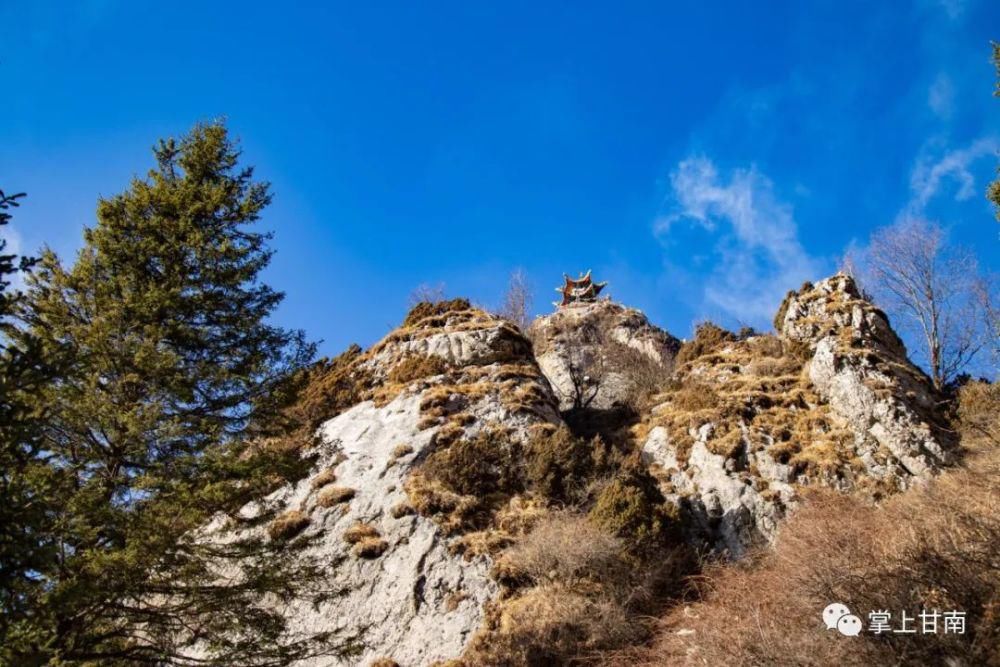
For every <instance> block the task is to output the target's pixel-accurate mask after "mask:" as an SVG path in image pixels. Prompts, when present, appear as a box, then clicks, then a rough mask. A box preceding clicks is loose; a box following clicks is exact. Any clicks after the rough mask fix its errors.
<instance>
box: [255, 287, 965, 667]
mask: <svg viewBox="0 0 1000 667" xmlns="http://www.w3.org/2000/svg"><path fill="white" fill-rule="evenodd" d="M776 326H777V329H778V332H777V334H767V335H759V334H753V333H750V334H746V333H744V334H741V335H736V334H732V333H729V332H726V331H723V330H722V329H719V328H717V327H714V326H712V325H703V326H702V327H701V328H699V330H698V333H697V336H696V337H695V339H694V340H692V341H690V342H687V343H685V344H684V345H683V346H681V344H680V342H679V341H678V340H677V339H675V338H674V337H673V336H671V335H669V334H668V333H666V332H664V331H662V330H660V329H657V328H656V327H654V326H653V325H651V324H650V323H649V321H648V320H647V319H646V317H645V316H644V315H642V313H640V312H639V311H636V310H633V309H629V308H626V307H624V306H621V305H618V304H615V303H613V302H610V301H598V302H595V303H589V304H578V305H573V306H570V307H565V308H562V309H559V310H558V311H557V312H555V313H553V314H552V315H548V316H545V317H542V318H538V319H537V320H536V321H535V322H534V323H533V324H532V326H531V328H530V331H529V332H528V334H529V335H528V336H527V337H526V336H525V335H523V334H522V333H521V332H520V331H519V330H517V328H516V327H514V326H512V325H510V324H508V323H507V322H505V321H503V320H501V319H498V318H496V317H494V316H492V315H489V314H488V313H486V312H484V311H482V310H479V309H476V308H473V307H471V306H470V305H469V304H468V302H465V301H462V300H456V301H452V302H445V303H441V304H421V305H420V306H418V307H417V308H416V309H414V311H412V312H411V313H410V314H409V315H408V316H407V319H406V320H405V322H404V323H403V325H402V326H401V327H399V328H398V329H396V330H395V331H393V332H391V333H390V334H389V335H388V336H386V338H385V339H383V340H382V341H380V342H379V343H378V344H376V345H375V346H373V347H372V348H371V349H370V350H368V351H365V352H362V351H360V350H356V349H355V350H353V351H352V352H351V353H350V354H348V355H346V356H345V357H343V358H341V359H339V360H337V361H336V362H335V363H329V364H325V365H321V366H318V367H317V369H316V370H315V371H314V376H313V377H312V378H311V380H310V387H309V388H308V389H307V391H306V393H305V397H306V399H305V400H306V401H307V402H308V403H309V405H308V409H306V410H305V413H307V414H310V415H312V417H313V418H316V417H317V415H323V413H324V412H325V413H327V415H324V416H322V417H320V418H318V419H316V423H317V424H318V428H317V429H316V437H315V439H314V440H310V441H308V442H307V443H305V444H306V446H305V447H304V448H303V450H302V451H303V455H307V456H312V457H314V458H315V461H316V463H315V467H314V469H313V471H312V473H311V474H310V475H309V476H308V477H307V478H304V479H302V480H300V481H299V482H297V483H296V484H294V485H289V486H286V487H284V488H282V489H279V490H278V491H276V492H275V493H274V494H273V496H272V498H271V500H274V501H277V502H279V503H280V504H282V506H283V507H284V513H283V514H282V515H281V516H279V518H278V519H277V520H276V521H275V522H274V523H273V524H272V525H271V526H270V527H269V529H268V530H269V533H270V539H280V540H285V541H286V542H287V548H289V549H301V550H305V551H306V552H307V553H308V554H310V555H312V556H314V557H316V558H319V559H322V560H324V561H325V562H327V563H331V564H332V566H333V567H332V571H333V573H334V574H333V577H334V582H333V588H334V589H335V590H336V591H337V593H336V595H334V596H332V597H330V598H329V599H328V600H326V601H324V602H322V603H321V604H320V605H319V606H311V605H310V606H306V605H295V604H290V605H289V606H287V607H286V608H285V611H286V616H287V618H288V619H289V621H290V624H291V626H292V628H293V629H295V630H297V631H300V632H302V633H314V632H317V631H328V632H333V633H336V634H337V635H338V636H339V637H342V638H346V639H347V640H349V645H350V647H351V650H350V651H349V652H347V653H345V654H343V655H341V656H327V657H323V658H316V659H315V660H313V661H311V662H309V663H303V664H315V665H340V664H344V665H347V664H351V665H355V664H359V665H366V664H372V663H374V662H375V661H377V660H382V662H381V663H379V664H382V665H391V664H398V665H403V666H407V667H408V666H410V665H430V664H434V663H435V662H437V661H447V660H455V661H456V662H455V663H452V664H469V665H473V664H542V663H540V662H538V660H542V661H547V662H545V664H550V663H551V664H557V663H559V662H560V661H561V660H562V659H563V658H564V657H565V655H566V654H567V652H573V651H577V652H580V651H582V652H587V651H596V650H603V649H608V648H611V649H613V648H615V647H619V646H621V645H622V642H628V641H635V640H636V637H635V636H634V635H630V634H628V633H625V634H622V633H614V632H604V631H599V630H597V629H594V624H595V623H596V621H595V619H598V618H601V619H607V618H616V619H619V621H618V626H620V627H630V626H633V625H636V623H633V622H631V621H628V619H629V618H631V616H630V615H635V614H641V613H645V612H644V611H643V610H644V609H645V607H643V606H642V605H643V604H645V602H642V600H640V599H639V598H641V597H642V596H638V597H637V595H636V593H635V591H637V590H639V589H640V588H639V587H643V588H642V590H643V591H646V593H647V594H646V598H648V597H649V596H650V595H653V593H651V592H650V591H655V590H657V589H656V588H655V587H651V585H650V584H648V580H650V576H647V575H648V574H649V573H650V572H652V571H653V570H654V569H655V568H654V565H655V566H659V565H661V564H662V563H661V562H662V561H663V560H664V556H663V555H662V554H665V553H666V551H664V549H666V548H667V547H666V546H665V545H668V544H674V545H676V544H677V543H678V541H680V542H684V543H688V544H695V543H698V544H707V545H710V546H711V547H714V548H715V549H717V550H719V551H720V552H728V553H729V554H730V555H734V556H738V555H740V554H742V553H744V552H745V551H746V549H747V548H748V547H750V546H751V545H753V544H755V543H758V542H760V541H763V540H767V539H769V538H770V537H772V536H773V535H774V533H775V531H776V529H777V527H778V526H779V523H780V520H781V518H782V517H783V516H784V515H785V514H786V512H787V511H788V510H789V508H791V507H793V506H794V505H795V503H796V499H797V497H798V495H799V494H800V492H801V489H802V488H803V487H805V486H808V485H815V484H820V485H825V486H830V487H834V488H837V489H841V490H844V491H851V490H856V491H862V492H865V493H868V494H871V495H872V496H874V497H876V498H877V497H881V496H883V495H886V494H889V493H893V492H895V491H897V490H900V489H903V488H906V487H907V486H909V485H911V484H913V483H914V482H915V481H917V480H920V479H924V478H926V477H928V476H929V475H932V474H933V473H934V471H935V470H937V469H938V467H940V466H941V465H943V464H945V463H947V462H948V460H949V457H950V451H951V449H952V443H951V442H950V440H949V438H948V436H947V431H946V430H945V429H944V428H942V421H941V416H940V415H939V413H938V405H937V397H936V396H935V394H934V392H933V390H932V389H931V386H930V383H929V382H928V380H927V378H926V377H925V376H924V375H923V373H921V372H920V371H919V370H918V369H917V368H916V367H914V366H913V365H912V364H911V363H910V362H909V361H908V360H907V358H906V353H905V349H904V348H903V346H902V344H901V343H900V341H899V339H898V338H897V337H896V335H895V334H894V333H893V332H892V329H891V327H890V326H889V323H888V321H887V319H886V318H885V316H884V315H883V314H882V313H881V312H879V311H878V310H877V309H876V308H874V307H873V306H872V305H871V304H870V303H868V302H867V301H865V300H864V299H863V298H862V297H861V295H860V294H859V292H858V290H857V288H856V286H855V285H854V284H853V282H852V281H851V279H850V278H848V277H846V276H843V275H837V276H834V277H833V278H830V279H828V280H825V281H822V282H820V283H818V284H816V285H808V284H807V285H804V286H803V287H802V289H800V290H799V291H798V292H792V293H790V294H789V296H788V297H787V298H786V300H785V302H784V303H783V304H782V307H781V309H780V312H779V314H778V317H777V318H776ZM529 338H530V342H529ZM623 406H624V407H625V408H627V409H623V410H620V411H619V412H617V413H616V414H617V417H616V420H615V421H613V423H612V424H611V427H609V429H608V430H606V431H602V430H601V429H600V428H598V429H597V431H596V434H595V432H594V431H593V430H591V431H589V432H587V433H580V432H579V429H577V424H578V423H580V422H579V421H578V420H577V421H574V420H573V419H568V420H567V419H565V418H566V417H569V416H571V415H576V416H579V414H580V412H581V411H583V412H586V413H590V412H597V413H605V412H607V411H609V410H612V411H613V410H615V409H616V408H622V407H623ZM567 421H568V423H569V426H567ZM602 423H603V422H602ZM574 429H577V430H576V432H574ZM248 511H250V512H252V511H253V510H252V507H251V508H248ZM591 547H592V548H591ZM658 554H659V555H658ZM637 582H639V583H637ZM646 598H643V599H644V600H645V599H646ZM637 600H638V601H637ZM546 619H547V620H546ZM609 624H610V622H608V623H606V624H605V625H609ZM602 627H603V626H602ZM526 628H527V629H526ZM499 647H503V648H502V649H501V648H499ZM567 647H569V648H567ZM463 654H464V655H465V658H464V660H465V662H464V663H463V662H462V660H463V659H462V658H461V656H463ZM393 661H394V662H393ZM532 661H534V662H532Z"/></svg>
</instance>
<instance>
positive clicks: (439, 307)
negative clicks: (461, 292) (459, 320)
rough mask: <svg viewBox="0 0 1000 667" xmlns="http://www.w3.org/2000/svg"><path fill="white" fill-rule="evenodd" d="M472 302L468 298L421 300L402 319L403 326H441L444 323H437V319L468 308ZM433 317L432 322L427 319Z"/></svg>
mask: <svg viewBox="0 0 1000 667" xmlns="http://www.w3.org/2000/svg"><path fill="white" fill-rule="evenodd" d="M470 308H472V304H470V303H469V300H468V299H451V300H450V301H436V302H430V301H421V302H420V303H418V304H417V305H415V306H414V307H413V308H412V309H411V310H410V312H409V313H407V314H406V317H405V318H404V319H403V326H404V327H413V326H417V325H422V326H442V325H443V324H444V323H443V322H441V323H437V320H438V319H441V318H443V317H445V316H447V315H448V314H449V313H455V312H459V311H463V310H469V309H470ZM432 318H434V322H433V323H428V322H427V320H429V319H432Z"/></svg>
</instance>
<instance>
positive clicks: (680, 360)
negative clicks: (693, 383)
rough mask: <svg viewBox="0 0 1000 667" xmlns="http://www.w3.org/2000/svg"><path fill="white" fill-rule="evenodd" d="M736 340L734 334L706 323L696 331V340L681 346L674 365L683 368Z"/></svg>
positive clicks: (700, 325)
mask: <svg viewBox="0 0 1000 667" xmlns="http://www.w3.org/2000/svg"><path fill="white" fill-rule="evenodd" d="M734 340H736V337H735V336H734V335H733V334H732V333H730V332H728V331H726V330H725V329H723V328H721V327H719V326H716V325H715V324H712V323H711V322H704V323H702V324H699V325H698V327H697V328H696V329H695V332H694V338H693V339H691V340H689V341H688V342H686V343H684V344H683V345H681V349H680V351H679V352H678V353H677V357H676V358H675V359H674V363H675V364H676V365H677V366H678V367H680V366H683V365H684V364H686V363H688V362H690V361H694V360H695V359H697V358H698V357H702V356H704V355H706V354H710V353H712V352H715V351H716V350H718V349H720V348H722V347H723V346H724V345H725V344H726V343H730V342H732V341H734Z"/></svg>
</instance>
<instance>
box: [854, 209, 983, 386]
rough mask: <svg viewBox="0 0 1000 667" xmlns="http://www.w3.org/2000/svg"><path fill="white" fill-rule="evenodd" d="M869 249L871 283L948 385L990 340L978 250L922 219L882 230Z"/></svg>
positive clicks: (937, 380)
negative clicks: (954, 240)
mask: <svg viewBox="0 0 1000 667" xmlns="http://www.w3.org/2000/svg"><path fill="white" fill-rule="evenodd" d="M866 255H867V256H866V262H865V263H866V265H867V271H866V272H865V274H866V282H867V285H866V286H867V287H868V289H870V290H871V292H872V294H873V296H874V297H875V300H876V302H877V303H878V304H879V305H881V306H882V307H883V308H884V309H885V310H886V311H887V312H888V313H889V314H890V316H892V317H893V320H894V322H896V323H897V324H902V325H903V326H904V327H906V328H907V329H909V330H910V331H911V332H912V333H913V334H915V338H916V341H917V345H918V347H919V352H920V353H921V354H922V356H923V357H924V361H925V362H926V364H927V370H928V371H929V372H930V375H931V379H932V380H933V382H934V386H935V388H937V389H939V390H940V389H943V388H944V387H945V386H946V385H947V384H948V383H949V382H950V381H951V380H953V379H955V377H956V376H957V375H959V374H960V373H961V372H962V371H963V370H965V369H966V368H967V367H968V366H969V364H970V363H971V362H972V361H973V359H974V358H975V357H976V355H977V354H979V352H980V351H982V350H983V348H984V347H985V346H986V345H987V344H988V343H989V334H988V329H987V327H986V326H985V317H984V315H985V313H984V308H983V305H984V302H983V299H982V297H981V291H980V284H981V279H980V277H979V267H978V265H977V263H976V259H975V256H974V255H973V254H972V253H971V252H970V251H969V250H967V249H965V248H962V247H959V246H955V245H949V244H948V242H947V239H946V236H945V233H944V230H942V229H941V227H940V226H938V225H936V224H934V223H930V222H927V221H924V220H918V219H906V220H902V221H900V222H898V223H896V224H894V225H892V226H890V227H886V228H884V229H881V230H878V231H876V232H875V233H874V234H873V235H872V238H871V241H870V243H869V246H868V248H867V253H866Z"/></svg>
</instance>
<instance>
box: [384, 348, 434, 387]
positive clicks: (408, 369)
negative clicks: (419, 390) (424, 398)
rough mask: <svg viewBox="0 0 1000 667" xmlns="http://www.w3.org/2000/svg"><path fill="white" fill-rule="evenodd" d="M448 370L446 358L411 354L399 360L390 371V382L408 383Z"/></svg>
mask: <svg viewBox="0 0 1000 667" xmlns="http://www.w3.org/2000/svg"><path fill="white" fill-rule="evenodd" d="M446 370H448V364H447V363H445V360H444V359H442V358H441V357H439V356H436V355H427V354H411V355H407V356H405V357H403V358H402V359H401V360H399V361H398V362H397V363H396V365H395V366H393V367H392V370H390V371H389V376H388V379H389V382H391V383H393V384H407V383H410V382H413V381H414V380H419V379H421V378H425V377H430V376H432V375H440V374H441V373H444V372H445V371H446Z"/></svg>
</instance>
